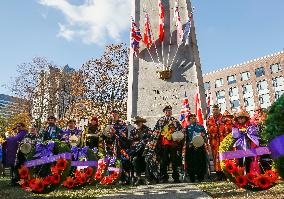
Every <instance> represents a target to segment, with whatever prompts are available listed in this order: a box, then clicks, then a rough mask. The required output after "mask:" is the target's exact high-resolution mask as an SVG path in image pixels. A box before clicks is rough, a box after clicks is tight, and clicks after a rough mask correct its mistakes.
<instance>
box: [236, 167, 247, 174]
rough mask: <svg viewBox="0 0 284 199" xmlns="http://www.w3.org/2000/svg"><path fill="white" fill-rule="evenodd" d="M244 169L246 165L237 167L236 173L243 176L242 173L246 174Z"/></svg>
mask: <svg viewBox="0 0 284 199" xmlns="http://www.w3.org/2000/svg"><path fill="white" fill-rule="evenodd" d="M244 170H245V168H244V167H237V168H236V170H235V171H234V173H235V174H237V175H239V176H242V175H244Z"/></svg>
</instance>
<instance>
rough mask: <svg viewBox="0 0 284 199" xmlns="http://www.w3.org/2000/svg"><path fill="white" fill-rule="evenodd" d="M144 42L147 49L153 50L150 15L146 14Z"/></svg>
mask: <svg viewBox="0 0 284 199" xmlns="http://www.w3.org/2000/svg"><path fill="white" fill-rule="evenodd" d="M143 42H144V43H145V44H146V46H147V48H151V46H152V44H153V41H152V37H151V27H150V21H149V15H148V13H146V14H145V30H144V38H143Z"/></svg>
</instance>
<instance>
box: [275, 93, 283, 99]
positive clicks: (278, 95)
mask: <svg viewBox="0 0 284 199" xmlns="http://www.w3.org/2000/svg"><path fill="white" fill-rule="evenodd" d="M283 94H284V91H276V92H275V100H277V99H279V98H280V97H281V95H283Z"/></svg>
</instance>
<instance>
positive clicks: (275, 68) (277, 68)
mask: <svg viewBox="0 0 284 199" xmlns="http://www.w3.org/2000/svg"><path fill="white" fill-rule="evenodd" d="M270 70H271V73H277V72H279V71H280V70H281V66H280V63H275V64H271V65H270Z"/></svg>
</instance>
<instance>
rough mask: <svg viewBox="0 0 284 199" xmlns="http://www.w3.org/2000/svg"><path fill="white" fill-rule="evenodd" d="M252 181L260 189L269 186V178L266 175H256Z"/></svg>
mask: <svg viewBox="0 0 284 199" xmlns="http://www.w3.org/2000/svg"><path fill="white" fill-rule="evenodd" d="M254 182H255V184H256V185H257V186H258V187H260V188H262V189H267V188H269V187H270V186H271V183H270V179H269V177H267V176H266V175H259V176H257V177H256V178H255V181H254Z"/></svg>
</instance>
